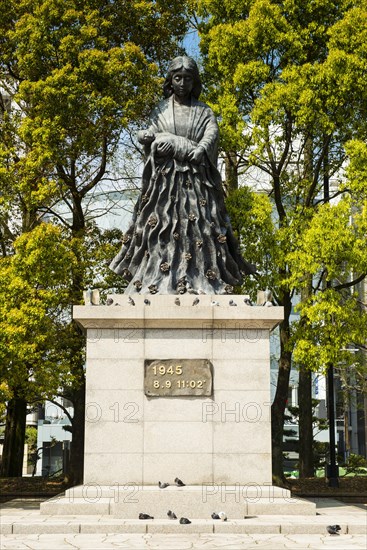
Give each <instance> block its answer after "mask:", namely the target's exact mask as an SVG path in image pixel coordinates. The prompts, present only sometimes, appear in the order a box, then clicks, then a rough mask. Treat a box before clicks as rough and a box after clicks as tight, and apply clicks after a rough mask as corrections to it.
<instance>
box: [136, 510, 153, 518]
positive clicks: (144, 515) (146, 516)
mask: <svg viewBox="0 0 367 550" xmlns="http://www.w3.org/2000/svg"><path fill="white" fill-rule="evenodd" d="M139 519H154V517H153V516H150V515H149V514H143V513H142V512H140V514H139Z"/></svg>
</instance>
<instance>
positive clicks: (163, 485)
mask: <svg viewBox="0 0 367 550" xmlns="http://www.w3.org/2000/svg"><path fill="white" fill-rule="evenodd" d="M158 487H159V488H160V489H165V488H166V487H169V483H161V482H160V481H158Z"/></svg>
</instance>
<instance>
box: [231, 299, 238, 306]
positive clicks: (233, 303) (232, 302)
mask: <svg viewBox="0 0 367 550" xmlns="http://www.w3.org/2000/svg"><path fill="white" fill-rule="evenodd" d="M229 305H230V306H236V305H237V304H236V302H235V301H234V300H229Z"/></svg>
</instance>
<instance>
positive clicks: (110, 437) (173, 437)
mask: <svg viewBox="0 0 367 550" xmlns="http://www.w3.org/2000/svg"><path fill="white" fill-rule="evenodd" d="M196 298H199V303H198V304H197V305H193V302H194V300H195V299H196ZM112 299H113V303H112V305H110V306H77V307H75V308H74V319H75V320H76V321H77V322H78V323H79V324H80V325H81V326H82V327H83V328H84V329H85V330H86V333H87V367H86V380H87V393H86V433H85V461H84V485H83V486H82V487H80V488H74V489H73V490H71V492H68V494H67V495H66V496H65V499H64V500H62V499H60V498H59V499H56V500H53V501H49V502H48V503H45V504H43V506H42V511H43V512H44V513H59V512H58V511H57V509H58V510H63V511H62V512H60V513H76V512H75V510H76V509H80V510H83V512H80V513H109V514H113V515H117V516H120V515H121V517H126V518H136V517H137V513H138V512H140V511H146V513H150V512H149V510H150V511H151V515H153V516H154V515H155V516H157V517H165V515H166V513H167V510H166V508H167V507H168V509H173V507H174V506H176V507H177V510H178V509H180V510H181V511H179V512H178V513H180V514H182V515H185V514H188V515H190V516H191V517H193V515H194V516H195V517H198V518H199V517H203V518H208V513H209V511H210V513H211V512H212V511H214V510H215V509H216V508H221V509H223V508H224V506H225V505H226V503H227V500H228V499H229V500H228V506H230V510H231V512H230V513H231V516H232V517H237V518H241V517H243V516H244V515H246V514H257V513H266V514H269V513H270V514H271V513H277V514H279V513H300V512H299V511H298V512H297V511H295V510H297V506H298V505H297V503H295V502H294V503H293V505H292V504H291V503H290V499H289V493H287V494H285V493H284V491H283V490H282V489H278V488H274V487H272V476H271V432H270V429H271V424H270V405H271V403H270V347H269V335H270V331H271V330H272V329H273V328H274V327H275V326H276V325H277V324H278V323H279V322H280V321H281V320H282V318H283V310H282V308H279V307H251V306H248V305H246V304H245V303H244V301H243V298H242V297H241V296H206V295H203V296H198V297H196V296H192V295H188V294H185V295H183V296H180V297H179V300H180V304H179V305H177V304H176V303H175V300H176V299H177V296H170V295H169V296H162V295H154V296H146V297H145V296H139V295H137V296H133V299H134V302H135V305H131V304H130V303H129V302H128V296H125V295H116V296H112ZM144 299H145V300H148V301H149V303H145V302H144ZM230 303H235V304H237V305H230ZM166 359H170V360H173V361H176V362H177V361H178V362H179V360H183V359H185V360H197V359H200V360H202V359H205V360H208V361H210V362H211V364H212V371H213V379H212V382H213V391H212V394H211V395H207V396H192V395H185V396H182V395H181V396H174V397H173V396H166V397H150V396H148V395H147V394H146V391H145V389H146V388H144V362H145V360H166ZM186 382H187V383H189V382H190V381H186ZM176 477H178V478H180V479H182V480H183V481H184V483H185V484H186V485H187V487H183V488H178V487H172V486H170V487H168V488H167V489H158V488H157V484H158V481H162V482H167V483H170V484H171V485H172V484H173V483H174V479H175V478H176ZM88 491H89V492H90V491H92V492H93V491H94V496H92V497H91V496H90V497H88ZM129 491H130V493H131V494H130V493H129ZM231 491H232V493H231ZM249 491H250V493H249ZM264 491H265V492H264ZM111 492H112V494H111ZM89 494H90V493H89ZM231 494H232V496H230V495H231ZM129 495H130V496H129ZM203 495H206V496H207V501H206V502H204V500H205V499H204V496H203ZM249 495H250V496H249ZM274 495H275V496H274ZM209 497H210V499H212V501H211V502H210V501H209ZM223 498H224V502H223V501H222V499H223ZM249 498H250V500H249ZM88 499H89V500H88ZM203 499H204V500H203ZM302 505H303V504H302ZM228 506H227V507H228ZM304 507H305V506H304ZM306 507H307V506H306ZM51 508H52V511H51ZM144 508H145V510H144ZM93 509H94V510H95V512H87V511H86V510H93ZM308 509H309V510H310V508H308ZM66 510H68V511H69V512H66ZM72 510H74V511H72ZM101 510H104V511H101ZM279 510H282V511H279ZM283 510H284V511H283ZM286 510H289V512H287V511H286ZM312 510H313V511H312V512H309V513H314V507H312ZM176 513H177V512H176ZM227 513H228V512H227ZM209 515H210V514H209Z"/></svg>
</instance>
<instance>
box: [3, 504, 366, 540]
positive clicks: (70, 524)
mask: <svg viewBox="0 0 367 550" xmlns="http://www.w3.org/2000/svg"><path fill="white" fill-rule="evenodd" d="M316 504H317V510H318V515H317V516H302V517H301V516H262V517H257V518H248V519H243V520H236V521H228V522H225V523H222V522H212V521H211V520H208V521H206V520H196V521H195V520H193V522H192V524H191V525H188V526H180V525H178V524H177V523H173V522H169V521H157V522H156V521H155V520H154V522H152V521H151V522H139V520H136V521H127V520H117V519H114V518H110V517H106V516H96V517H94V516H41V515H40V514H39V503H37V502H33V503H32V502H25V501H23V502H22V501H19V500H13V501H10V502H7V503H5V504H4V505H3V506H2V511H1V516H0V520H1V524H0V532H1V539H0V548H1V550H9V549H28V550H33V549H34V550H41V549H44V550H46V549H47V550H64V549H69V550H72V549H74V550H77V549H88V550H98V549H101V550H102V549H108V548H109V549H112V548H114V549H116V548H126V549H131V550H163V549H164V550H186V549H192V550H194V549H202V550H214V549H228V550H232V549H233V550H234V549H245V548H246V549H253V548H254V549H255V548H256V549H258V548H264V549H269V550H277V549H285V548H293V549H295V548H298V549H306V548H313V549H323V548H325V549H327V548H330V549H331V548H332V549H335V550H338V549H343V550H347V549H360V550H366V548H367V507H366V505H355V504H354V505H348V504H343V503H342V502H340V501H337V500H331V499H325V500H324V499H320V500H318V501H316ZM335 523H339V524H340V525H341V527H342V532H341V534H340V535H339V536H331V535H329V534H327V532H326V525H330V524H335ZM185 529H186V530H185ZM172 530H176V531H177V532H172ZM204 530H205V531H207V532H202V531H204ZM213 530H215V531H216V532H213ZM169 531H171V532H169ZM195 531H196V532H195ZM219 531H222V532H219ZM224 531H225V532H224Z"/></svg>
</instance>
